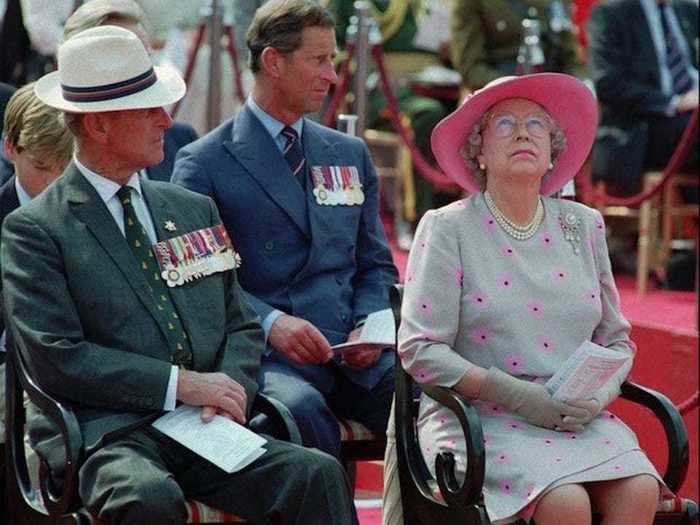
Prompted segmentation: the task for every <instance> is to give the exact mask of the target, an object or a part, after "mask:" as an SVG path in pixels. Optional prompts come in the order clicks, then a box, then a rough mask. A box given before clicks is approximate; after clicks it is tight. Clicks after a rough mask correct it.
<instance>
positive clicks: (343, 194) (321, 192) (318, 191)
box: [313, 185, 365, 206]
mask: <svg viewBox="0 0 700 525" xmlns="http://www.w3.org/2000/svg"><path fill="white" fill-rule="evenodd" d="M313 193H314V196H315V197H316V202H318V203H319V204H322V205H324V206H337V205H339V204H341V205H345V206H355V205H358V204H362V203H363V202H365V193H364V192H363V191H362V186H355V185H353V186H350V187H348V188H337V189H332V190H330V189H328V188H326V187H325V186H320V185H319V186H316V187H315V188H314V190H313Z"/></svg>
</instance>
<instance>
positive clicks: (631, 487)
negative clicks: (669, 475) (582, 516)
mask: <svg viewBox="0 0 700 525" xmlns="http://www.w3.org/2000/svg"><path fill="white" fill-rule="evenodd" d="M590 492H591V499H592V501H593V506H594V509H595V510H596V511H598V512H600V513H601V514H603V515H605V516H614V515H618V514H619V515H625V514H630V513H633V514H638V515H639V516H640V523H642V519H641V516H642V515H644V516H653V515H654V513H655V512H656V507H657V505H658V501H659V492H660V487H659V482H658V481H657V480H656V478H654V477H653V476H650V475H647V474H641V475H638V476H632V477H629V478H624V479H616V480H612V481H606V482H601V483H595V484H592V485H591V487H590Z"/></svg>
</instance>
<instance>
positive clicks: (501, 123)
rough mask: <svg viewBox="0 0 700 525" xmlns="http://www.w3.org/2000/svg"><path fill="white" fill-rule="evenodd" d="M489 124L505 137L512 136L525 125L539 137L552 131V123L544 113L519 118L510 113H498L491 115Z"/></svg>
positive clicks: (498, 135) (495, 131)
mask: <svg viewBox="0 0 700 525" xmlns="http://www.w3.org/2000/svg"><path fill="white" fill-rule="evenodd" d="M489 126H493V131H494V133H495V134H496V136H497V137H499V138H502V139H505V138H508V137H512V136H513V133H515V131H516V130H517V129H519V128H520V126H524V127H525V129H526V130H527V132H528V134H530V135H532V136H533V137H537V138H544V137H546V136H548V135H549V134H550V133H551V132H552V123H551V121H550V120H549V119H548V118H547V117H545V116H544V115H536V114H535V115H527V116H525V117H523V118H518V117H516V116H515V115H512V114H510V113H498V114H496V115H494V116H493V117H491V119H490V120H489Z"/></svg>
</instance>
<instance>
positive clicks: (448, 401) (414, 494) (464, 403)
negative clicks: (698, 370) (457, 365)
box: [390, 285, 698, 525]
mask: <svg viewBox="0 0 700 525" xmlns="http://www.w3.org/2000/svg"><path fill="white" fill-rule="evenodd" d="M402 295H403V287H402V286H401V285H395V286H394V287H392V289H391V293H390V297H391V306H392V309H393V312H394V319H395V321H396V328H397V330H398V326H399V324H400V322H401V300H402ZM419 387H420V389H421V390H422V391H423V392H424V393H425V394H426V395H428V396H430V397H431V398H433V399H435V400H436V401H438V402H440V403H442V404H443V405H445V406H446V407H448V408H449V409H450V410H451V411H452V412H454V414H455V415H456V416H457V418H458V420H459V422H460V424H461V426H462V432H463V434H464V437H465V441H466V445H467V472H466V474H465V479H464V482H463V483H462V484H461V485H460V484H459V483H458V481H457V478H456V476H455V462H454V456H453V455H452V454H451V453H441V454H439V455H438V457H437V459H436V477H437V479H434V478H433V477H432V476H431V475H430V473H429V471H428V468H427V466H426V465H425V462H424V461H423V456H422V454H421V449H420V447H419V444H418V434H417V429H416V419H417V417H418V400H417V399H416V398H415V396H414V395H413V392H414V391H415V386H414V382H413V380H412V378H411V376H410V375H408V374H407V373H406V372H405V371H404V369H403V368H402V367H401V366H397V367H396V394H395V395H396V406H395V410H396V413H395V416H396V419H395V424H396V450H397V460H398V469H399V483H400V487H401V502H402V505H403V514H404V520H405V521H404V522H405V525H445V524H448V523H449V524H452V523H455V524H460V525H489V524H490V523H491V522H490V520H489V517H488V513H487V512H486V508H485V507H484V502H483V498H482V488H483V483H484V467H485V462H484V457H485V451H484V444H483V434H482V430H481V422H480V420H479V415H478V413H477V412H476V410H475V409H474V407H472V406H471V405H470V403H469V401H468V400H466V399H464V398H463V397H461V396H460V395H459V394H457V393H456V392H454V391H453V390H451V389H448V388H444V387H434V386H426V385H419ZM621 397H622V398H623V399H627V400H629V401H631V402H633V403H636V404H639V405H642V406H644V407H646V408H648V409H649V410H651V411H652V412H653V413H654V415H655V416H656V417H657V418H658V419H659V420H660V422H661V424H662V426H663V428H664V433H665V436H666V441H667V444H668V465H667V467H666V472H665V473H664V476H663V477H664V481H665V482H666V484H667V485H668V487H669V488H670V489H671V490H672V491H673V492H676V491H677V490H678V488H679V487H680V486H681V484H682V483H683V480H684V479H685V475H686V472H687V469H688V460H689V459H688V435H687V432H686V429H685V425H684V423H683V420H682V418H681V416H680V413H679V412H678V410H677V409H676V408H675V407H674V406H673V404H672V403H671V401H670V400H669V399H668V398H667V397H666V396H664V395H663V394H660V393H659V392H656V391H654V390H651V389H648V388H645V387H642V386H639V385H636V384H634V383H630V382H626V383H624V384H623V385H622V396H621ZM654 523H655V525H690V524H693V523H698V507H697V504H696V503H695V502H693V501H692V500H688V499H682V498H676V499H675V500H668V501H667V502H664V503H663V504H662V505H660V508H659V510H658V511H657V514H656V519H655V521H654Z"/></svg>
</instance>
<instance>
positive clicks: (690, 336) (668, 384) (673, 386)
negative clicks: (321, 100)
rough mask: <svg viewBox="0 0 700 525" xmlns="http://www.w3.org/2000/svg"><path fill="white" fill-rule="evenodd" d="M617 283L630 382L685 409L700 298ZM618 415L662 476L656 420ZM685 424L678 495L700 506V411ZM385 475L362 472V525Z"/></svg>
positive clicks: (622, 410) (621, 406)
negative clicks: (686, 460) (630, 347)
mask: <svg viewBox="0 0 700 525" xmlns="http://www.w3.org/2000/svg"><path fill="white" fill-rule="evenodd" d="M393 253H394V260H395V262H396V265H397V266H398V268H399V271H400V272H401V275H402V276H403V271H404V269H405V266H406V259H407V254H406V253H405V252H401V251H399V250H393ZM616 280H617V285H618V289H619V291H620V302H621V305H622V311H623V313H624V314H625V316H626V317H627V319H628V320H629V321H630V323H631V324H632V338H633V339H634V341H635V343H636V344H637V348H638V350H637V357H636V359H635V365H634V368H633V369H632V373H631V379H632V380H633V381H635V382H637V383H640V384H643V385H646V386H649V387H651V388H654V389H656V390H659V391H660V392H663V393H664V394H665V395H666V396H668V397H669V398H670V399H671V401H673V402H674V404H676V405H678V404H680V403H682V402H683V401H684V400H686V399H687V398H688V397H690V396H691V395H692V394H693V393H694V392H696V391H697V390H698V366H699V365H698V310H697V295H696V294H695V293H694V292H671V291H667V290H654V289H652V290H650V291H649V292H647V294H645V295H644V296H639V295H637V293H636V291H635V287H634V279H633V278H631V277H625V276H619V277H617V278H616ZM613 409H614V410H615V411H616V412H617V413H618V415H620V416H621V417H622V418H623V419H624V420H625V422H626V423H627V424H628V425H629V426H630V427H631V428H633V429H634V430H635V432H636V433H637V435H638V437H639V441H640V444H641V446H642V448H643V449H644V450H645V451H646V452H647V454H648V455H649V457H650V458H651V460H652V461H653V463H654V464H655V465H656V467H657V469H659V471H660V472H662V473H663V471H664V469H665V468H666V443H665V440H664V434H663V429H662V428H661V426H660V425H659V424H658V423H657V421H656V420H655V419H654V417H653V416H652V415H650V413H648V412H647V411H646V410H644V409H640V408H639V407H637V406H635V405H633V404H631V403H629V402H626V401H616V402H615V403H614V405H613ZM683 420H684V422H685V424H686V428H687V430H688V437H689V441H690V465H689V468H688V475H687V476H686V479H685V482H684V483H683V485H682V487H681V490H680V491H679V492H680V495H681V496H684V497H689V498H692V499H694V500H695V501H698V500H700V493H699V491H698V455H699V451H698V422H699V419H698V408H697V407H695V408H694V409H693V410H691V411H690V412H688V413H687V414H686V415H684V417H683ZM381 473H382V471H381V463H366V464H361V465H360V466H359V468H358V476H357V483H356V486H357V489H358V492H357V495H358V498H359V499H358V506H359V507H360V509H359V514H360V522H361V524H362V525H379V524H380V523H381V509H380V508H377V506H378V505H379V502H378V501H377V499H378V498H381V487H382V484H381ZM372 500H374V501H372ZM366 507H370V508H366Z"/></svg>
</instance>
